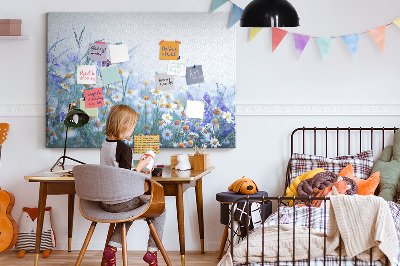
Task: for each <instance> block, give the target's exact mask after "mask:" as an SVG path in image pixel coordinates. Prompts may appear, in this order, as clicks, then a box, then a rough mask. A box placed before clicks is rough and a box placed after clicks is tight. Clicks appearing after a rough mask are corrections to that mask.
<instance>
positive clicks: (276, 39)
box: [271, 28, 288, 52]
mask: <svg viewBox="0 0 400 266" xmlns="http://www.w3.org/2000/svg"><path fill="white" fill-rule="evenodd" d="M271 31H272V52H274V51H275V49H276V47H278V45H279V44H280V43H281V41H282V40H283V38H285V36H286V33H288V32H287V31H285V30H281V29H279V28H271Z"/></svg>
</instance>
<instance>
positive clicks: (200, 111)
mask: <svg viewBox="0 0 400 266" xmlns="http://www.w3.org/2000/svg"><path fill="white" fill-rule="evenodd" d="M203 115H204V103H203V102H202V101H189V100H188V101H187V102H186V116H187V117H188V118H199V119H203Z"/></svg>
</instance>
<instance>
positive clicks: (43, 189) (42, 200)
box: [34, 182, 47, 266]
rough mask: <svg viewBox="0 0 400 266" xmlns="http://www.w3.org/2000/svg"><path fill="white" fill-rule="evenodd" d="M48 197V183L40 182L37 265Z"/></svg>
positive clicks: (36, 248)
mask: <svg viewBox="0 0 400 266" xmlns="http://www.w3.org/2000/svg"><path fill="white" fill-rule="evenodd" d="M46 199H47V183H46V182H40V189H39V202H38V218H37V226H36V244H35V264H34V265H35V266H37V265H38V263H39V253H40V243H41V241H42V231H43V221H44V211H45V208H46Z"/></svg>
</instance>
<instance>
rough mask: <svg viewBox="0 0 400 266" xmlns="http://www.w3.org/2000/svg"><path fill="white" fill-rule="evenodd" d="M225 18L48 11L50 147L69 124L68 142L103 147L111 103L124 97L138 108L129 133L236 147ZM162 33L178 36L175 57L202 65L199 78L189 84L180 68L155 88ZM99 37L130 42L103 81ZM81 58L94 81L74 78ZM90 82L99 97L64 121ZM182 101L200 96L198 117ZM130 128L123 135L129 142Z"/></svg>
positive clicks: (162, 69) (232, 59)
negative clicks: (83, 115)
mask: <svg viewBox="0 0 400 266" xmlns="http://www.w3.org/2000/svg"><path fill="white" fill-rule="evenodd" d="M228 20H229V15H227V14H226V13H221V12H214V13H211V14H210V13H185V12H180V13H175V12H172V13H167V12H165V13H156V12H143V13H137V12H106V13H86V12H72V13H68V12H51V13H48V32H47V72H46V73H47V106H46V107H47V109H46V118H47V124H46V145H47V147H53V148H61V147H64V143H65V135H66V130H68V141H67V147H76V148H79V147H84V148H88V147H89V148H100V147H101V144H102V143H103V141H104V140H105V138H106V136H105V135H104V128H105V124H106V121H107V116H108V113H109V111H110V108H111V107H112V106H113V105H116V104H125V105H128V106H130V107H132V108H133V109H135V110H136V112H138V113H139V114H140V115H139V120H138V122H137V124H136V127H135V130H134V132H133V135H139V134H146V135H159V136H160V148H193V147H194V146H197V147H200V146H202V145H204V144H205V145H206V146H207V147H208V148H235V147H236V120H235V106H236V105H235V98H236V44H235V42H236V33H235V27H232V28H230V29H228V28H227V23H228ZM162 41H174V42H175V41H176V42H179V43H180V44H179V57H180V58H182V59H187V65H186V66H187V67H188V68H195V66H196V65H197V66H200V67H201V69H202V75H203V76H202V77H203V78H204V81H203V80H202V81H203V82H201V83H195V84H191V82H190V83H189V84H191V85H188V83H187V80H186V78H185V76H173V77H174V82H173V86H172V89H168V90H161V89H159V88H157V84H156V77H157V76H158V75H159V73H160V75H161V73H166V72H167V67H168V61H169V60H160V45H159V43H160V42H162ZM96 42H101V43H105V44H108V45H115V44H119V43H122V44H126V45H127V46H128V54H129V61H125V62H119V63H114V64H112V65H111V66H113V65H117V67H118V74H119V77H118V81H116V82H113V83H110V84H107V83H106V82H104V83H103V77H102V72H101V71H100V68H101V67H104V66H108V64H110V61H93V60H91V58H92V57H90V56H89V44H90V43H96ZM85 65H90V66H91V69H96V71H95V73H94V75H95V77H96V78H95V84H78V82H77V79H78V77H77V68H78V67H79V66H85ZM93 66H95V68H94V67H93ZM103 74H104V72H103ZM94 75H93V76H94ZM95 88H96V89H98V88H101V90H102V95H103V102H104V105H103V106H101V107H98V111H97V113H96V114H92V112H90V114H91V115H93V116H90V119H89V122H88V123H87V124H86V125H84V126H82V127H80V128H68V129H67V127H66V126H65V125H64V119H65V116H66V114H67V113H68V106H69V105H70V103H77V104H78V107H79V104H80V101H81V99H83V98H84V91H85V90H91V89H95ZM187 101H202V102H203V103H204V113H203V118H202V119H200V118H189V117H188V116H187V115H186V104H187ZM133 135H132V136H131V137H128V138H127V139H125V140H124V141H125V142H126V143H127V144H128V145H130V146H132V145H133Z"/></svg>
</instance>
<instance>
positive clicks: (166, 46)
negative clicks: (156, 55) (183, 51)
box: [159, 40, 180, 60]
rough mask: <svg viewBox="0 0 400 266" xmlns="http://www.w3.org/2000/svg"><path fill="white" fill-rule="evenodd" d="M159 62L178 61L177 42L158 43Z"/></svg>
mask: <svg viewBox="0 0 400 266" xmlns="http://www.w3.org/2000/svg"><path fill="white" fill-rule="evenodd" d="M159 44H160V60H178V58H179V44H180V42H178V41H174V42H171V41H164V40H162V41H161V42H160V43H159Z"/></svg>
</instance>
